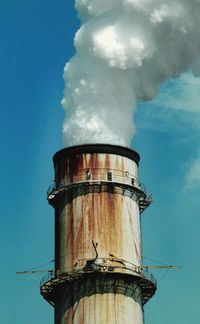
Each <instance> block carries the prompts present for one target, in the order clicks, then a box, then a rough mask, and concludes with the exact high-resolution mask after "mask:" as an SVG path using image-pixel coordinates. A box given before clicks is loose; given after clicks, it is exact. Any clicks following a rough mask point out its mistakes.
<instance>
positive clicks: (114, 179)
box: [47, 175, 147, 196]
mask: <svg viewBox="0 0 200 324" xmlns="http://www.w3.org/2000/svg"><path fill="white" fill-rule="evenodd" d="M133 180H134V181H133ZM97 181H101V182H108V183H113V182H115V183H120V184H125V185H128V186H131V187H133V188H138V189H139V190H141V191H142V192H144V193H145V194H146V195H147V191H146V188H145V186H144V185H143V184H142V183H141V182H138V180H137V179H136V178H130V179H128V178H127V177H119V176H116V175H112V180H108V179H107V177H106V175H105V176H104V177H102V176H99V175H95V176H91V178H89V179H87V178H86V176H84V177H83V176H82V177H80V176H79V177H74V179H73V182H66V183H56V182H55V181H54V182H53V183H52V184H51V185H50V186H49V188H48V190H47V196H49V195H50V194H51V193H52V192H54V191H56V190H59V189H60V188H62V187H65V186H69V187H70V186H73V185H75V184H81V183H85V182H87V183H88V182H89V183H90V184H92V183H95V182H97Z"/></svg>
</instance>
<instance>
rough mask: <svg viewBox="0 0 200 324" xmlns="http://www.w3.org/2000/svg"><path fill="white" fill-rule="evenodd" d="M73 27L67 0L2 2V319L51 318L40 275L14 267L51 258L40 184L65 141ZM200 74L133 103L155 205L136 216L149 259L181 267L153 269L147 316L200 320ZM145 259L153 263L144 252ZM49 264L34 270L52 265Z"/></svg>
mask: <svg viewBox="0 0 200 324" xmlns="http://www.w3.org/2000/svg"><path fill="white" fill-rule="evenodd" d="M78 26H79V22H78V20H77V19H76V13H75V11H74V9H73V1H72V0H60V1H59V2H58V1H55V0H48V1H47V0H43V1H39V0H34V1H33V0H29V1H25V0H18V1H16V0H0V39H1V51H0V66H1V70H0V72H1V73H0V89H1V91H0V108H1V120H0V122H1V125H0V133H1V136H0V143H1V160H0V162H1V168H0V172H1V174H0V178H1V184H2V185H1V187H0V197H1V226H0V231H1V232H0V246H1V262H0V277H1V294H0V305H1V306H0V309H1V319H0V323H2V324H13V323H15V324H51V323H52V324H53V322H54V320H53V309H52V307H51V306H50V305H49V304H48V303H47V302H46V301H44V300H43V299H42V297H41V296H40V294H39V281H40V278H41V275H34V276H30V275H27V276H25V275H21V276H20V275H19V276H17V275H15V272H16V271H22V270H26V269H30V268H33V267H36V266H39V265H42V264H44V263H46V262H48V261H51V260H52V259H53V258H54V255H53V253H54V215H53V209H52V208H51V207H50V206H48V203H47V200H46V190H47V188H48V186H49V185H50V183H51V180H52V179H53V164H52V155H53V154H54V153H55V152H56V151H57V150H59V149H61V148H62V145H63V144H62V136H61V128H62V120H63V110H62V108H61V106H60V101H61V99H62V94H63V88H64V82H63V77H62V74H63V67H64V64H65V62H66V61H67V60H68V59H69V58H70V57H71V56H72V55H73V54H74V48H73V36H74V33H75V31H76V30H77V28H78ZM199 89H200V81H199V79H195V78H194V77H193V76H192V75H191V74H190V72H188V73H186V74H184V75H183V76H181V78H179V79H177V80H171V81H169V82H168V83H166V84H165V85H163V86H162V87H161V91H160V94H159V95H158V97H157V98H156V99H155V100H154V101H153V102H151V103H145V104H140V105H138V108H137V112H136V115H135V123H136V127H137V133H136V136H135V138H134V140H133V143H132V148H134V149H136V150H137V151H138V152H139V153H140V155H141V164H140V175H141V180H142V182H144V183H145V185H146V186H147V188H148V191H149V193H152V194H153V198H154V203H153V204H152V206H151V207H150V208H149V209H148V210H147V211H146V212H145V213H144V214H143V215H142V228H143V249H144V256H145V257H146V258H149V259H152V260H157V261H159V262H160V263H165V264H170V265H177V264H180V265H182V266H183V269H182V270H170V271H167V272H166V271H163V270H159V271H158V270H157V271H154V275H155V276H157V278H158V291H157V294H156V296H155V297H154V298H153V299H152V300H151V301H150V302H149V303H148V304H147V305H146V306H145V324H161V323H162V324H169V323H170V324H188V323H192V324H198V323H199V318H200V301H199V291H198V286H199V270H200V258H199V254H200V252H199V251H200V241H199V228H200V219H199V207H200V203H199V189H200V140H199V135H200V131H199V120H200V108H199V103H200V94H199V92H200V91H199ZM144 263H145V264H147V265H152V264H154V265H155V264H157V263H155V262H153V261H150V260H148V259H145V260H144ZM52 267H53V264H52V263H50V264H47V265H45V266H40V267H39V268H52Z"/></svg>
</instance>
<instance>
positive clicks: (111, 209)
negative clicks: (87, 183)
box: [56, 154, 141, 270]
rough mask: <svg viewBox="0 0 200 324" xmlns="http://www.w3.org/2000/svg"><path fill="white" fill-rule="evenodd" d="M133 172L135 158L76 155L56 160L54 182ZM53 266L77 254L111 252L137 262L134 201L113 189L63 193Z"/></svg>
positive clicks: (68, 262)
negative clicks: (96, 245)
mask: <svg viewBox="0 0 200 324" xmlns="http://www.w3.org/2000/svg"><path fill="white" fill-rule="evenodd" d="M110 170H112V177H113V178H114V177H115V176H121V175H122V174H124V176H127V177H128V175H132V177H134V179H136V180H135V181H137V179H138V175H137V164H136V163H134V162H133V161H132V160H130V159H127V158H126V157H121V156H117V155H112V154H92V155H90V154H85V155H76V156H75V157H73V158H72V157H71V158H70V159H64V160H62V161H59V168H58V170H57V177H56V182H58V183H62V184H63V183H64V184H67V183H69V182H70V183H71V182H76V181H80V179H82V178H83V177H85V178H87V177H90V178H92V177H98V175H99V172H100V175H101V177H103V176H104V177H105V178H106V177H107V176H108V173H109V172H110ZM56 233H57V234H58V235H57V240H56V268H57V269H61V270H64V269H67V268H71V267H72V266H73V265H74V264H75V263H76V262H77V261H78V260H80V259H89V258H93V257H94V256H95V251H94V248H93V245H92V241H93V242H97V243H98V247H97V251H98V255H99V257H100V258H106V257H108V256H109V254H111V255H114V256H116V257H117V258H119V259H124V260H127V261H130V262H132V263H133V264H135V265H141V242H140V237H141V235H140V214H139V207H138V203H137V202H136V201H133V200H131V199H129V198H128V197H125V196H122V195H118V194H115V193H114V194H113V193H111V192H100V193H89V194H85V195H84V194H83V195H82V194H80V195H77V197H73V199H70V197H69V195H68V194H65V193H63V195H62V196H61V197H60V199H59V203H58V206H57V207H56Z"/></svg>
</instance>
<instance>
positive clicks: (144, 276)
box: [40, 259, 157, 288]
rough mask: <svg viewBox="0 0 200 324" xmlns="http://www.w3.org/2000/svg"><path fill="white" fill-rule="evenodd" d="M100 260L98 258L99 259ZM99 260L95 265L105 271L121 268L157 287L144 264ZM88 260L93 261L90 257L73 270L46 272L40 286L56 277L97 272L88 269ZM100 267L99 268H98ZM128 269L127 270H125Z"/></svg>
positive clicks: (117, 270)
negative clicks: (129, 264)
mask: <svg viewBox="0 0 200 324" xmlns="http://www.w3.org/2000/svg"><path fill="white" fill-rule="evenodd" d="M97 260H98V259H97ZM97 260H95V262H94V265H95V266H96V267H97V269H99V268H100V269H102V270H103V272H104V273H105V272H109V273H110V272H112V270H109V269H111V268H112V269H113V270H116V271H115V272H118V273H119V272H120V270H121V273H124V274H131V275H133V276H136V277H139V278H142V279H146V280H148V281H151V282H152V283H153V284H154V285H155V287H157V281H156V279H155V277H154V276H153V275H152V274H151V273H150V272H149V271H148V270H147V269H145V271H143V270H141V269H142V266H141V267H139V266H134V267H129V266H128V267H127V266H126V265H124V266H113V265H111V264H107V263H99V262H96V261H97ZM107 260H110V259H107ZM87 261H92V260H91V259H88V260H86V263H85V266H84V267H83V266H82V267H77V266H76V267H74V268H72V269H71V271H69V269H68V271H67V269H64V270H62V271H52V272H49V273H48V274H46V275H45V276H44V277H43V278H42V279H41V281H40V288H42V287H43V286H44V285H45V284H46V283H47V282H50V281H53V280H56V279H59V277H60V276H62V277H63V276H64V275H66V276H69V277H71V278H73V276H74V275H76V274H84V273H88V272H95V269H94V270H93V271H91V270H90V271H88V270H87V268H86V264H87ZM98 267H99V268H98ZM124 270H125V271H127V272H123V271H124Z"/></svg>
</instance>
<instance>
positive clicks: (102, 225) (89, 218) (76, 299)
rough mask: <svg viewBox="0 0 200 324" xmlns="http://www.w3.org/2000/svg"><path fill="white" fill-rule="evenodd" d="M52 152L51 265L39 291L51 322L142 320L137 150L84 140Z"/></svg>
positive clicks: (147, 284) (145, 287) (148, 286)
mask: <svg viewBox="0 0 200 324" xmlns="http://www.w3.org/2000/svg"><path fill="white" fill-rule="evenodd" d="M53 160H54V167H55V182H54V184H53V186H51V188H50V189H49V191H48V201H49V203H50V204H51V205H52V206H53V207H54V208H55V270H54V271H53V272H52V273H50V274H49V275H48V276H46V277H45V278H44V279H43V280H42V282H41V294H42V296H43V297H44V298H45V299H46V300H47V301H48V302H49V303H50V304H52V305H53V306H54V307H55V324H71V323H76V324H84V323H86V324H93V323H95V324H107V323H108V324H115V323H119V324H131V323H132V324H143V322H144V318H143V305H144V304H145V303H146V302H147V301H148V300H149V299H150V298H151V297H152V296H153V295H154V293H155V291H156V282H155V280H154V278H153V277H152V276H151V275H149V274H148V273H147V272H146V271H145V272H144V271H143V268H142V257H141V226H140V215H141V213H142V212H143V211H144V210H145V209H146V208H147V207H148V206H149V205H150V203H151V198H150V197H149V196H148V195H147V193H146V190H145V189H144V187H143V186H142V185H141V183H140V182H139V180H138V164H139V160H140V157H139V155H138V153H136V152H135V151H133V150H131V149H128V148H125V147H121V146H114V145H104V144H95V145H91V144H90V145H81V146H74V147H70V148H66V149H63V150H61V151H59V152H57V153H56V154H55V155H54V159H53Z"/></svg>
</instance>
